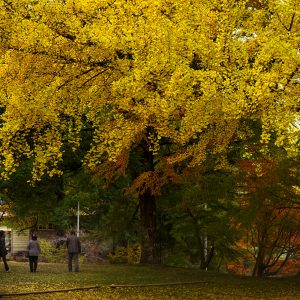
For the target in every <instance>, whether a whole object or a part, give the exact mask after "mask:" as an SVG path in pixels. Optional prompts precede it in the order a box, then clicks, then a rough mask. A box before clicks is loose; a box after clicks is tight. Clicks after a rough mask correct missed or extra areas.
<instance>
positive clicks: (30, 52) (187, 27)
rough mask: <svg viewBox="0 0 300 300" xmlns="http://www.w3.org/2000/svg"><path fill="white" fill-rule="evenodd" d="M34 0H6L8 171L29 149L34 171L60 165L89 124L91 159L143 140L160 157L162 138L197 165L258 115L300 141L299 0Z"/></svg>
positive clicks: (290, 141) (2, 45)
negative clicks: (296, 123)
mask: <svg viewBox="0 0 300 300" xmlns="http://www.w3.org/2000/svg"><path fill="white" fill-rule="evenodd" d="M29 2H30V1H25V0H24V1H15V2H13V3H12V8H13V9H12V11H11V12H9V11H6V9H7V7H5V6H4V3H3V2H1V3H0V11H1V9H2V10H4V11H6V13H5V14H2V16H3V18H2V19H1V22H0V27H1V30H2V31H3V32H5V35H3V39H2V40H1V42H0V55H1V57H0V62H1V64H0V84H1V87H2V90H1V91H0V101H1V105H2V106H3V107H5V112H4V113H3V114H2V116H1V118H2V122H3V126H2V128H1V137H0V138H1V144H2V145H3V146H1V147H2V150H1V152H2V153H3V155H4V156H5V157H6V158H5V159H6V160H5V159H4V160H3V161H4V163H3V164H4V165H5V166H6V167H5V168H6V170H7V172H9V170H11V171H12V170H14V169H15V167H14V166H17V164H18V161H20V159H21V157H23V156H26V157H34V158H35V166H34V167H35V173H36V175H35V176H36V177H35V178H38V177H40V176H41V175H42V174H43V173H45V172H50V174H51V175H53V174H55V172H58V171H57V170H58V169H59V168H58V165H59V163H58V162H59V161H60V160H61V149H62V144H63V143H64V142H67V143H69V144H71V147H72V148H73V150H75V149H77V148H78V147H80V141H81V140H80V131H81V129H82V128H83V127H85V126H87V124H89V125H88V126H90V128H89V130H93V132H94V133H93V134H94V135H93V141H92V148H91V150H90V152H89V153H88V155H87V156H86V157H85V163H86V165H87V166H89V167H90V168H93V167H95V166H96V165H98V164H99V163H102V162H103V161H104V160H106V159H107V160H109V161H112V162H116V161H118V160H121V158H122V157H125V156H126V155H124V153H128V152H129V151H130V150H131V149H132V147H134V145H136V143H139V142H140V140H141V139H145V140H146V141H147V142H148V145H149V149H150V151H152V153H154V154H155V155H157V159H159V155H160V152H161V151H160V150H161V148H160V147H161V143H162V141H163V140H164V138H165V139H167V140H168V141H170V142H171V143H173V144H174V146H175V148H176V149H178V150H176V151H178V152H177V153H174V155H171V156H170V158H169V162H170V163H176V162H181V161H184V160H190V162H191V164H193V165H196V164H201V163H202V162H203V160H204V159H205V157H206V152H207V151H211V153H221V152H225V151H226V147H227V145H228V144H229V143H230V141H231V139H232V137H233V136H234V135H235V133H236V130H238V129H237V128H238V121H239V120H241V119H243V118H254V119H258V120H261V121H262V123H263V134H262V137H261V139H262V141H264V142H267V141H268V140H269V139H270V132H274V133H277V135H278V141H277V144H278V145H285V146H286V147H287V148H289V147H290V149H292V148H293V149H295V147H293V146H292V145H295V144H296V140H297V136H296V134H295V132H292V131H291V130H290V129H289V124H290V122H291V120H295V118H297V116H296V112H295V107H296V106H297V105H298V101H299V100H298V99H299V87H298V85H297V84H295V80H296V78H297V76H298V75H299V71H297V68H298V66H299V63H300V55H299V37H298V36H297V34H296V33H297V32H299V30H300V28H299V22H296V21H295V22H294V24H292V28H291V30H290V31H289V30H286V29H285V28H284V27H287V26H290V25H291V23H290V24H288V23H287V21H288V20H291V18H290V17H291V15H290V14H292V15H293V14H295V20H297V18H298V10H297V7H296V6H295V5H294V4H293V3H294V2H293V1H290V2H289V3H281V4H278V3H277V4H276V2H275V1H270V4H269V5H270V6H272V7H273V8H274V9H276V12H278V16H279V17H278V16H273V17H272V18H270V17H268V16H269V15H268V14H269V11H268V7H266V8H264V7H260V9H247V7H245V6H244V2H243V1H239V2H238V3H237V2H236V1H233V0H224V1H221V2H220V1H192V2H187V1H184V0H175V1H164V0H156V1H146V0H141V1H125V0H117V1H95V0H77V1H73V0H68V1H59V0H57V1H54V0H53V1H47V0H41V1H36V2H34V3H33V2H32V3H31V4H30V5H28V4H29ZM266 5H267V4H266ZM286 8H288V10H287V11H285V9H286ZM282 17H286V19H282ZM279 18H281V19H279ZM280 20H281V21H282V22H281V21H280ZM281 23H282V24H281ZM291 78H292V79H293V80H292V79H291ZM148 127H151V128H153V132H154V133H153V135H148V136H147V135H145V129H146V128H148ZM285 135H286V136H288V137H285V138H284V136H285ZM30 139H33V141H34V142H33V143H32V142H31V143H29V140H30ZM4 145H6V146H4ZM5 161H6V162H5Z"/></svg>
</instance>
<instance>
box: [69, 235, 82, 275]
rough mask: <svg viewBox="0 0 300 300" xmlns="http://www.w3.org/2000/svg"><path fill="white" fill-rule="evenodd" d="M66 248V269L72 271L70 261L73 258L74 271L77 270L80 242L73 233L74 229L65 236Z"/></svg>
mask: <svg viewBox="0 0 300 300" xmlns="http://www.w3.org/2000/svg"><path fill="white" fill-rule="evenodd" d="M67 249H68V270H69V272H72V261H73V260H74V265H75V272H78V271H79V264H78V258H79V254H80V253H81V244H80V240H79V238H78V237H77V236H76V235H75V231H74V230H71V231H70V235H69V236H68V238H67Z"/></svg>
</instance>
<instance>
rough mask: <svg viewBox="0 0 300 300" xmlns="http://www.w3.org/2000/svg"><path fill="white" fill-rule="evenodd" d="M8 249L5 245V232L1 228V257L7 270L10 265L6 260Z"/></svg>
mask: <svg viewBox="0 0 300 300" xmlns="http://www.w3.org/2000/svg"><path fill="white" fill-rule="evenodd" d="M6 255H7V250H6V246H5V233H4V231H3V230H0V258H1V257H2V260H3V263H4V268H5V271H6V272H8V271H9V266H8V264H7V261H6Z"/></svg>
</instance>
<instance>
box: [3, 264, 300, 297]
mask: <svg viewBox="0 0 300 300" xmlns="http://www.w3.org/2000/svg"><path fill="white" fill-rule="evenodd" d="M10 266H11V272H10V273H4V272H3V271H2V272H0V291H1V293H15V292H26V291H35V290H49V289H50V290H51V289H66V288H74V287H82V286H90V285H96V284H98V285H100V286H102V285H103V287H101V288H100V289H97V290H86V291H73V292H68V293H53V294H43V295H34V296H33V295H31V296H21V297H12V298H3V299H24V300H25V299H26V300H27V299H80V300H84V299H93V300H95V299H102V300H106V299H111V300H115V299H123V300H125V299H136V300H144V299H147V300H148V299H150V300H152V299H155V300H157V299H168V300H171V299H172V300H175V299H193V300H194V299H228V300H229V299H230V300H231V299H240V300H241V299H293V300H295V299H300V277H299V276H298V277H291V278H272V279H270V278H269V279H257V278H241V277H237V276H232V275H225V274H218V273H214V272H204V271H200V270H190V269H181V268H166V267H159V266H157V267H156V266H122V265H83V266H81V270H80V272H79V273H68V272H67V271H66V265H62V264H42V263H40V265H39V270H38V272H37V273H29V271H28V265H27V264H25V263H15V262H10ZM1 267H2V266H1ZM198 280H200V281H201V280H205V281H208V282H209V283H207V284H195V285H176V286H163V287H139V288H115V289H112V288H110V287H107V286H108V285H111V284H147V283H167V282H184V281H185V282H186V281H198ZM0 299H1V298H0Z"/></svg>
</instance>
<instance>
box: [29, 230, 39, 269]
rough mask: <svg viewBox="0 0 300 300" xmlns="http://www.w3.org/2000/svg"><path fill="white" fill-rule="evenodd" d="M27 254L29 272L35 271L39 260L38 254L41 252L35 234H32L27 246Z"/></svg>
mask: <svg viewBox="0 0 300 300" xmlns="http://www.w3.org/2000/svg"><path fill="white" fill-rule="evenodd" d="M27 249H28V255H29V267H30V272H36V270H37V266H38V260H39V254H40V253H41V247H40V243H39V241H38V240H37V236H36V235H35V234H33V235H32V237H31V240H30V241H29V244H28V246H27Z"/></svg>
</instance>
